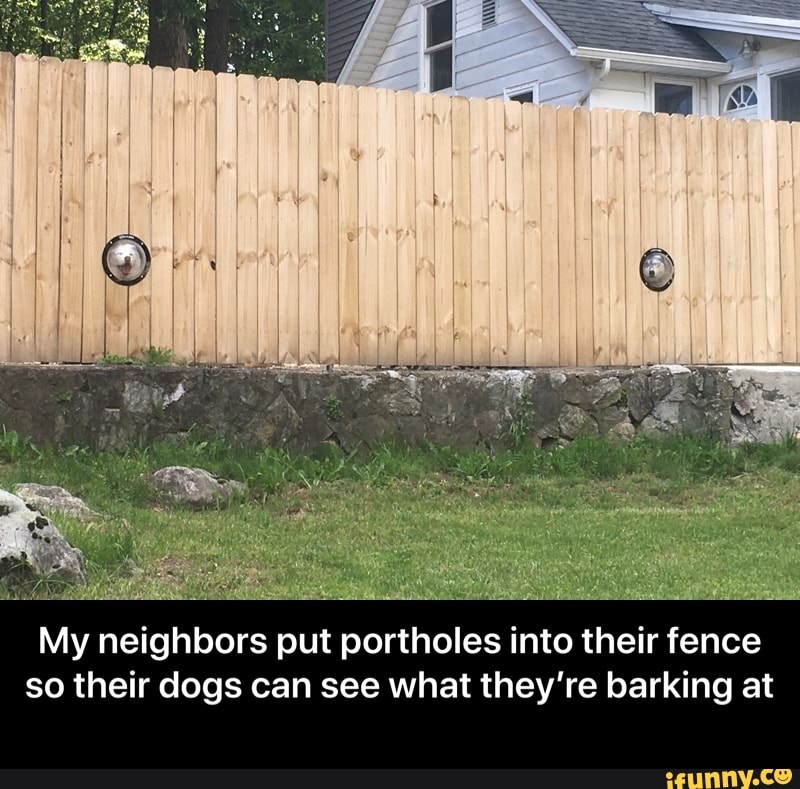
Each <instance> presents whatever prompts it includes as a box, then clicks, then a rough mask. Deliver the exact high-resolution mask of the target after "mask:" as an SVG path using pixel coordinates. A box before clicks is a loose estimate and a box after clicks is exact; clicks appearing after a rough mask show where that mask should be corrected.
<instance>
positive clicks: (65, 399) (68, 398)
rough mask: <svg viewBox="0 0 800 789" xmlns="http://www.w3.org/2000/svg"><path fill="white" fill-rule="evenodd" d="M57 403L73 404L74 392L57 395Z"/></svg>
mask: <svg viewBox="0 0 800 789" xmlns="http://www.w3.org/2000/svg"><path fill="white" fill-rule="evenodd" d="M56 402H57V403H71V402H72V392H59V393H58V394H57V395H56Z"/></svg>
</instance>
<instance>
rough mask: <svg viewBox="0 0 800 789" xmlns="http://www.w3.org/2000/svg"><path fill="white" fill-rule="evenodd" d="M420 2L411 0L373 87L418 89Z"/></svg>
mask: <svg viewBox="0 0 800 789" xmlns="http://www.w3.org/2000/svg"><path fill="white" fill-rule="evenodd" d="M421 11H422V3H421V0H410V1H409V3H408V7H407V8H406V10H405V11H404V12H403V15H402V16H401V17H400V21H399V22H398V24H397V27H396V28H395V30H394V33H392V37H391V38H390V39H389V44H388V45H387V47H386V49H385V50H384V52H383V56H382V57H381V59H380V61H379V63H378V65H377V66H376V68H375V71H373V73H372V76H371V78H370V79H369V84H370V85H371V86H372V87H374V88H391V89H392V90H417V89H418V88H419V57H420V56H419V35H420V13H421Z"/></svg>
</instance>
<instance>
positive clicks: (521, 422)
mask: <svg viewBox="0 0 800 789" xmlns="http://www.w3.org/2000/svg"><path fill="white" fill-rule="evenodd" d="M533 417H534V411H533V401H532V400H531V398H530V395H528V394H527V392H523V394H522V395H521V396H520V398H519V402H518V403H517V415H516V417H515V418H514V419H513V420H512V421H511V424H510V425H509V427H508V434H509V437H510V438H511V442H512V443H513V444H514V447H515V448H517V449H519V448H521V447H522V446H523V444H524V443H525V441H526V440H527V438H528V436H529V435H530V433H531V430H533Z"/></svg>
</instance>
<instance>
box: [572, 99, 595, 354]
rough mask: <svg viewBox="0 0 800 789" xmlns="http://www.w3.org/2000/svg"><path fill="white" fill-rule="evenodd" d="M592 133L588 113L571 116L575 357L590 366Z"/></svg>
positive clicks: (591, 331) (591, 348)
mask: <svg viewBox="0 0 800 789" xmlns="http://www.w3.org/2000/svg"><path fill="white" fill-rule="evenodd" d="M592 252H593V248H592V129H591V119H590V115H589V111H588V110H583V109H579V110H576V112H575V282H576V304H575V308H576V311H577V346H578V349H577V357H576V361H577V363H578V364H579V365H586V366H591V365H592V364H594V324H593V318H594V314H593V312H594V293H593V290H592V277H593V265H592V264H593V260H592Z"/></svg>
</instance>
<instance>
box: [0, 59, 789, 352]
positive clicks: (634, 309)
mask: <svg viewBox="0 0 800 789" xmlns="http://www.w3.org/2000/svg"><path fill="white" fill-rule="evenodd" d="M126 232H130V233H133V234H136V235H138V236H140V237H141V238H142V239H143V240H144V241H145V242H146V243H147V244H148V246H149V247H150V250H151V252H152V256H153V264H152V269H151V273H150V275H149V276H148V277H147V278H146V279H145V280H144V281H143V282H142V283H140V284H138V285H136V286H134V287H131V288H125V287H121V286H119V285H115V284H113V283H112V282H111V281H110V280H108V279H107V278H106V277H105V275H104V273H103V270H102V267H101V253H102V250H103V247H104V245H105V243H106V241H107V240H108V238H110V237H112V236H114V235H117V234H119V233H126ZM795 238H797V241H795ZM654 246H659V247H664V248H665V249H667V250H668V251H669V252H670V253H671V254H672V256H673V257H674V259H675V262H676V266H677V276H676V279H675V283H674V285H673V286H672V287H671V288H670V289H669V290H667V291H666V292H664V293H662V294H656V293H652V292H650V291H648V290H647V289H646V288H645V287H644V286H643V285H642V283H641V280H640V278H639V259H640V257H641V255H642V253H643V251H644V250H646V249H648V248H650V247H654ZM799 260H800V124H793V125H790V124H787V123H773V122H749V123H746V122H744V121H727V120H717V119H713V118H700V117H689V118H684V117H681V116H673V117H668V116H666V115H656V116H652V115H641V114H638V113H631V112H617V111H605V110H594V111H592V112H589V111H586V110H583V109H578V110H573V109H567V108H556V107H552V106H541V107H537V106H533V105H520V104H517V103H514V102H506V103H504V102H500V101H486V100H482V99H472V100H467V99H465V98H449V97H446V96H430V95H424V94H417V95H412V94H410V93H392V92H388V91H383V90H379V91H375V90H372V89H369V88H359V89H355V88H351V87H342V88H337V87H335V86H333V85H327V84H326V85H320V86H317V85H316V84H313V83H310V82H301V83H299V84H298V83H296V82H293V81H290V80H279V81H276V80H274V79H272V78H260V79H256V78H255V77H252V76H239V77H236V76H234V75H230V74H220V75H216V76H215V75H213V74H211V73H208V72H197V73H195V72H192V71H187V70H178V71H172V70H169V69H164V68H156V69H150V68H148V67H145V66H133V67H128V66H125V65H123V64H116V63H114V64H110V65H109V64H104V63H86V64H84V63H80V62H77V61H66V62H61V61H58V60H54V59H48V58H45V59H41V60H36V59H33V58H30V57H27V56H19V57H17V58H13V57H12V56H11V55H7V54H0V361H7V360H12V361H42V362H45V361H67V362H77V361H92V360H95V359H97V358H98V357H100V356H102V355H103V354H106V353H107V354H119V355H126V354H129V353H130V354H135V353H137V352H138V350H139V349H140V348H146V347H150V346H156V347H164V348H170V349H172V350H173V351H174V352H175V353H176V355H178V356H179V357H186V358H191V359H194V360H196V361H198V362H219V363H239V364H272V363H283V364H317V363H320V364H328V363H333V364H337V363H338V364H354V365H356V364H360V365H397V364H400V365H454V364H455V365H494V366H522V365H529V366H533V365H559V366H572V365H600V366H602V365H610V364H614V365H617V364H619V365H625V364H630V365H638V364H642V363H648V362H675V363H689V362H694V363H706V362H708V363H712V362H713V363H734V362H738V363H751V362H755V363H758V362H787V363H792V362H796V361H797V360H798V338H797V334H798V332H797V319H798V317H797V316H798V305H799V304H800V283H798V282H797V275H796V271H797V268H798V261H799Z"/></svg>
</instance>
